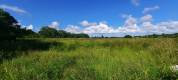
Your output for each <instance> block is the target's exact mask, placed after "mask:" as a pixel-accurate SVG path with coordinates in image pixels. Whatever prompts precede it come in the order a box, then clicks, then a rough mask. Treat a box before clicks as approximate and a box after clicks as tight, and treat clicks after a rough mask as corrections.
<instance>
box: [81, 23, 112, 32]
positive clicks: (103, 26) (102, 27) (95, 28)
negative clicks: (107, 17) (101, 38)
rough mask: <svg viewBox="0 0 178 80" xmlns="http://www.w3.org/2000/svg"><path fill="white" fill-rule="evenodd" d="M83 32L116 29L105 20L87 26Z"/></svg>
mask: <svg viewBox="0 0 178 80" xmlns="http://www.w3.org/2000/svg"><path fill="white" fill-rule="evenodd" d="M82 32H83V33H87V34H93V33H112V32H114V29H113V28H112V27H111V26H109V25H107V24H106V23H104V22H99V24H98V25H93V26H88V27H87V28H85V29H84V30H83V31H82Z"/></svg>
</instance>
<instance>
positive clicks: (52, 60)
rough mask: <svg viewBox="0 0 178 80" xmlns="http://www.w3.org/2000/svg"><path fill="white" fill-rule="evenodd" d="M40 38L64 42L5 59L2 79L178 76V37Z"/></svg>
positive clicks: (152, 79) (156, 79)
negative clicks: (177, 67)
mask: <svg viewBox="0 0 178 80" xmlns="http://www.w3.org/2000/svg"><path fill="white" fill-rule="evenodd" d="M39 40H40V41H43V42H48V43H49V42H55V43H56V44H57V43H60V44H57V45H55V46H54V45H51V46H50V47H49V49H46V50H39V51H38V50H35V51H34V50H30V51H28V53H30V54H28V55H24V56H20V57H17V58H14V59H12V60H9V61H7V60H6V61H3V63H1V64H0V79H1V80H171V79H172V80H174V79H178V73H177V72H175V71H172V70H171V69H170V66H172V65H176V64H178V39H174V38H160V39H159V38H158V39H156V38H155V39H145V38H144V39H141V38H139V39H39ZM21 52H23V51H21ZM21 52H20V53H21Z"/></svg>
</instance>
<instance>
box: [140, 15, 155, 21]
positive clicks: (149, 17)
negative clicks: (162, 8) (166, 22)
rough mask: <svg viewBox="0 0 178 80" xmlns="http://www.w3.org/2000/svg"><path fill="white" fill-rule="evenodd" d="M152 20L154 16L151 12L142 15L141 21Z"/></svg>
mask: <svg viewBox="0 0 178 80" xmlns="http://www.w3.org/2000/svg"><path fill="white" fill-rule="evenodd" d="M152 20H153V16H152V15H150V14H147V15H145V16H143V17H141V19H140V21H141V22H150V21H152Z"/></svg>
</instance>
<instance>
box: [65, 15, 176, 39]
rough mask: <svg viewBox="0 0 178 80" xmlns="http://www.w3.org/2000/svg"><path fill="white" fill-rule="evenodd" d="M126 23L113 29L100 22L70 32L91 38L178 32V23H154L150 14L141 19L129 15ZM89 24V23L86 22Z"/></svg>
mask: <svg viewBox="0 0 178 80" xmlns="http://www.w3.org/2000/svg"><path fill="white" fill-rule="evenodd" d="M125 19H126V20H125V23H124V24H123V25H122V26H119V27H113V26H110V25H108V24H107V23H106V22H99V23H96V25H91V26H88V27H84V29H79V27H77V28H74V29H73V28H70V29H72V30H70V29H69V30H68V31H70V32H83V33H86V34H89V35H90V36H99V35H100V36H101V35H105V36H110V37H111V36H117V37H121V36H124V35H127V34H129V35H148V34H162V33H176V32H178V21H165V22H159V23H156V24H154V23H152V21H153V16H152V15H150V14H147V15H144V16H142V17H140V18H135V17H132V16H131V15H127V16H126V17H125ZM86 22H88V21H86ZM88 23H89V22H88Z"/></svg>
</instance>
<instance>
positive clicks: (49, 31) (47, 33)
mask: <svg viewBox="0 0 178 80" xmlns="http://www.w3.org/2000/svg"><path fill="white" fill-rule="evenodd" d="M39 34H40V35H41V36H42V37H47V38H58V37H59V34H58V31H57V30H56V29H54V28H50V27H48V26H44V27H42V28H41V30H40V31H39Z"/></svg>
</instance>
